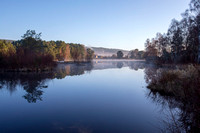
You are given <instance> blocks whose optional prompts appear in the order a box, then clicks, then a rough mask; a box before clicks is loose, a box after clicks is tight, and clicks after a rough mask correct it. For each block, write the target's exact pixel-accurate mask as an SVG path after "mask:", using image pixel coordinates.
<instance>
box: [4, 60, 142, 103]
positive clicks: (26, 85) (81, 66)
mask: <svg viewBox="0 0 200 133" xmlns="http://www.w3.org/2000/svg"><path fill="white" fill-rule="evenodd" d="M144 65H145V64H144V63H143V62H132V61H120V62H116V61H109V62H108V61H106V62H105V61H98V62H92V63H77V64H59V65H58V66H57V67H56V69H55V70H54V71H53V72H40V73H31V72H29V73H26V72H21V73H13V72H7V73H1V74H0V75H1V76H0V89H7V90H8V91H9V92H10V93H11V94H12V93H14V92H15V91H16V88H17V86H20V87H21V88H23V89H24V90H25V91H26V94H25V95H24V96H23V98H24V99H26V100H27V102H29V103H36V102H37V101H42V95H43V89H44V88H48V81H50V80H53V79H63V78H65V77H66V76H77V75H82V74H85V73H89V72H91V71H92V70H102V69H113V68H122V67H129V68H130V69H134V70H138V69H143V68H144Z"/></svg>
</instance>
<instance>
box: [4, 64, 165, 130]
mask: <svg viewBox="0 0 200 133" xmlns="http://www.w3.org/2000/svg"><path fill="white" fill-rule="evenodd" d="M147 68H148V67H147V66H146V65H145V63H143V62H133V61H113V62H112V61H109V62H108V61H106V62H104V61H99V62H93V63H92V64H60V65H59V66H58V67H57V69H56V70H55V72H51V73H39V74H38V73H1V75H0V132H1V133H4V132H5V133H11V132H20V133H23V132H24V133H32V132H33V133H48V132H52V133H54V132H61V133H62V132H63V133H133V132H134V133H137V132H138V133H142V132H147V133H151V132H152V133H154V132H159V131H160V128H162V127H163V126H164V125H163V122H162V121H163V120H165V119H166V114H167V112H168V111H167V109H166V108H164V107H163V105H162V104H160V103H159V102H155V99H153V98H152V97H151V94H150V92H149V90H148V89H147V88H146V86H147V83H146V80H145V79H146V78H147V77H146V76H145V75H146V73H147ZM148 72H149V71H148Z"/></svg>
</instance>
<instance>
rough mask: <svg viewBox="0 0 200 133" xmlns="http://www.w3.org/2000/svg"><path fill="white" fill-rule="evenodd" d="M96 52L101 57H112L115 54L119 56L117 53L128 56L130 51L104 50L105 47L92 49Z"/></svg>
mask: <svg viewBox="0 0 200 133" xmlns="http://www.w3.org/2000/svg"><path fill="white" fill-rule="evenodd" d="M91 49H92V50H94V53H95V54H96V55H99V56H112V55H113V54H117V51H122V52H123V53H124V55H128V53H129V51H128V50H123V49H113V48H103V47H91Z"/></svg>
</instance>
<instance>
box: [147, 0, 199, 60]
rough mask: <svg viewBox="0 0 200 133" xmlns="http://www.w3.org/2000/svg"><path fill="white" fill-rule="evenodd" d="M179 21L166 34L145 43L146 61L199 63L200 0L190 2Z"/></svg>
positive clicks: (173, 21)
mask: <svg viewBox="0 0 200 133" xmlns="http://www.w3.org/2000/svg"><path fill="white" fill-rule="evenodd" d="M189 5H190V6H189V8H188V9H187V10H186V11H185V12H184V13H182V19H181V20H180V21H178V20H176V19H173V20H172V22H171V24H170V26H169V29H168V31H167V33H164V34H161V33H157V35H156V37H155V38H153V39H151V40H150V39H147V40H146V42H145V50H146V60H147V61H154V62H158V63H200V0H191V2H190V4H189Z"/></svg>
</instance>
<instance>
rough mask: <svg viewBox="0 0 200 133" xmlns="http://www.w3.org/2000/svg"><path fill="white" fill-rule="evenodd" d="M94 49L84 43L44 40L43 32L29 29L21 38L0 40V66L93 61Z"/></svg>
mask: <svg viewBox="0 0 200 133" xmlns="http://www.w3.org/2000/svg"><path fill="white" fill-rule="evenodd" d="M93 56H94V51H93V50H91V49H90V48H86V47H85V46H84V45H82V44H73V43H65V42H64V41H44V40H42V39H41V33H39V34H37V33H36V32H35V31H34V30H28V31H27V32H26V33H25V34H24V35H23V36H22V39H21V40H18V41H13V42H8V41H6V40H0V68H7V69H16V68H34V69H37V68H47V67H51V66H54V65H55V61H77V62H79V61H91V60H92V58H93Z"/></svg>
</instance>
